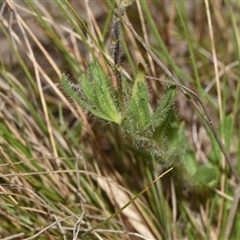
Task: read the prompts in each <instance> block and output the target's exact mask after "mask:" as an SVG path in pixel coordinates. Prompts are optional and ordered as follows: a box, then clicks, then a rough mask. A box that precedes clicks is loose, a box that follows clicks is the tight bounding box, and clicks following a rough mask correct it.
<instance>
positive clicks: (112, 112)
mask: <svg viewBox="0 0 240 240" xmlns="http://www.w3.org/2000/svg"><path fill="white" fill-rule="evenodd" d="M61 81H62V86H63V88H64V89H65V91H66V93H67V94H68V95H69V96H70V97H71V98H72V99H74V100H75V101H76V102H77V103H78V104H80V105H81V106H82V107H83V108H85V109H86V110H88V111H89V112H91V113H92V114H93V115H94V116H96V117H99V118H100V119H102V120H106V121H109V122H113V123H116V124H118V126H119V128H120V129H121V131H122V132H123V133H124V134H125V135H126V136H128V137H130V138H131V139H132V140H134V141H136V142H137V144H138V143H139V141H144V142H145V143H146V144H147V145H152V146H155V145H156V146H157V145H158V144H156V143H159V142H164V141H165V136H164V129H165V127H166V123H167V122H168V119H169V117H170V115H171V113H172V109H173V104H174V100H175V96H176V87H175V86H174V85H171V84H169V85H168V86H167V87H166V90H165V92H164V94H163V97H162V99H161V101H159V103H158V106H157V107H156V108H155V109H154V108H153V107H151V103H150V99H149V94H148V87H147V84H146V82H145V77H144V71H143V70H142V69H141V68H139V69H138V73H137V76H136V79H135V82H134V85H133V86H132V88H131V90H130V91H129V89H124V88H125V87H129V86H128V85H126V84H123V86H122V87H123V93H124V96H123V110H121V109H120V108H119V107H118V106H119V104H120V103H119V102H120V98H119V96H118V95H117V91H116V90H115V89H114V87H113V86H112V84H111V83H110V81H109V78H108V77H107V74H106V73H105V72H104V70H103V69H102V67H101V66H100V65H99V63H98V62H97V60H93V61H92V62H91V64H90V67H89V72H88V73H87V74H83V75H82V76H81V77H80V78H79V86H78V87H79V91H78V92H76V91H75V90H74V89H73V87H72V86H71V82H70V81H69V80H68V78H67V76H66V75H63V76H62V80H61Z"/></svg>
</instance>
